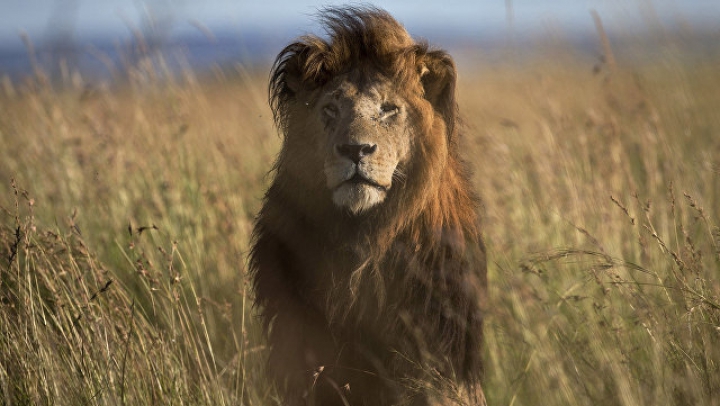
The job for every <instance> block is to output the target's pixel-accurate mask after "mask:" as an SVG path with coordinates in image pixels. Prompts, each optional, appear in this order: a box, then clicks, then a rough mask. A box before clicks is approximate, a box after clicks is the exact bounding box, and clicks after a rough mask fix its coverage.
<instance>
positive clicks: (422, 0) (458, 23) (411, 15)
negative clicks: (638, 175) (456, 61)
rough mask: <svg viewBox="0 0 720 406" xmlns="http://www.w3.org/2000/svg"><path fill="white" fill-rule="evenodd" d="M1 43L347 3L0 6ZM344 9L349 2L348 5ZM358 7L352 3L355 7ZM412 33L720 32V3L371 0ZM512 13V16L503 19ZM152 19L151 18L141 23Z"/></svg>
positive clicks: (265, 17)
mask: <svg viewBox="0 0 720 406" xmlns="http://www.w3.org/2000/svg"><path fill="white" fill-rule="evenodd" d="M2 3H3V4H2V6H0V45H8V44H10V45H17V44H20V43H21V41H20V34H19V33H21V32H24V33H26V34H27V35H28V36H29V37H30V39H31V40H33V41H36V42H42V41H48V40H49V41H52V37H53V36H56V35H58V33H64V34H65V35H68V33H71V35H72V36H73V38H75V39H76V40H78V39H79V40H83V39H92V38H106V39H107V38H110V39H123V38H127V37H130V36H131V30H132V29H136V28H138V27H141V26H143V24H147V23H148V22H149V21H152V22H153V24H155V25H156V26H157V27H159V28H160V29H162V30H163V31H164V32H166V33H167V35H170V36H173V35H181V34H183V33H188V32H192V31H196V32H198V31H199V32H205V33H211V32H213V31H214V30H219V29H224V30H231V31H233V30H234V31H238V32H242V31H248V30H252V31H253V32H257V33H260V34H263V35H273V34H275V35H282V36H286V37H288V38H291V37H294V36H297V35H298V34H303V33H306V32H310V31H313V27H314V23H313V17H312V16H313V15H314V14H315V13H316V11H317V10H318V9H319V8H321V7H322V6H323V5H332V4H348V2H347V1H344V2H338V1H323V2H319V1H307V0H292V1H288V0H286V1H280V0H261V1H258V0H253V1H248V0H204V1H201V0H2ZM350 4H353V3H352V2H350ZM355 4H357V3H355ZM374 4H375V5H376V6H379V7H382V8H385V9H386V10H388V11H389V12H390V13H392V14H393V15H394V16H395V17H396V18H398V20H400V21H401V22H402V23H404V24H405V26H406V27H407V28H408V29H409V30H410V32H411V33H412V32H413V30H414V29H415V28H417V29H422V30H424V31H428V30H444V31H450V32H459V33H464V34H466V35H474V34H476V33H477V34H481V33H486V32H500V31H504V30H507V29H508V27H510V26H512V27H513V30H515V31H517V32H519V33H532V32H536V31H539V30H547V29H559V30H562V31H566V32H573V31H578V30H579V31H582V30H585V31H592V30H593V29H594V28H593V25H592V24H593V23H592V18H591V17H590V10H593V9H594V10H597V11H598V12H599V13H600V15H601V16H602V18H603V21H604V23H605V25H606V29H608V30H610V31H613V30H615V31H623V30H626V31H632V30H637V29H642V28H643V27H646V26H648V25H651V24H652V23H653V22H655V21H661V22H662V23H663V24H664V25H678V24H683V23H688V24H690V25H692V26H699V25H707V26H712V25H713V24H714V25H715V26H720V0H685V1H680V0H675V1H673V0H654V1H653V0H637V1H623V0H546V1H541V0H474V1H458V0H441V1H440V2H437V1H428V0H396V1H376V2H374ZM508 10H512V13H508ZM148 16H151V17H148Z"/></svg>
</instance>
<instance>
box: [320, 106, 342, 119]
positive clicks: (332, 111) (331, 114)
mask: <svg viewBox="0 0 720 406" xmlns="http://www.w3.org/2000/svg"><path fill="white" fill-rule="evenodd" d="M322 111H323V114H324V115H325V117H328V118H337V115H338V109H337V107H335V106H333V105H332V104H328V105H327V106H325V107H323V109H322Z"/></svg>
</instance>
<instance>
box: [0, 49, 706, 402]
mask: <svg viewBox="0 0 720 406" xmlns="http://www.w3.org/2000/svg"><path fill="white" fill-rule="evenodd" d="M619 66H620V68H618V70H617V71H615V72H612V73H607V72H601V73H600V74H593V73H592V67H591V66H586V65H584V64H582V63H575V62H563V63H560V62H552V61H547V60H537V61H533V63H529V62H526V63H524V64H523V65H521V66H478V67H477V68H476V69H467V68H464V69H463V70H461V72H460V76H461V84H460V87H459V89H460V91H459V102H460V106H461V111H462V114H463V117H464V118H465V124H466V138H465V145H464V150H465V151H466V157H467V159H468V160H469V161H470V162H471V163H472V166H473V169H474V170H475V175H474V183H475V185H476V187H477V189H478V191H479V192H480V193H481V195H482V196H483V198H484V202H485V206H484V208H483V209H484V210H483V211H484V217H485V228H484V235H485V238H486V241H487V244H488V250H489V261H490V263H489V277H490V292H489V295H490V298H489V299H490V300H489V303H490V311H489V314H488V315H487V324H486V328H487V335H486V337H487V345H486V348H485V349H484V352H485V358H486V361H487V376H486V382H485V390H486V394H487V397H488V401H489V404H491V405H537V404H539V403H538V402H540V401H541V402H542V404H544V405H649V404H657V405H713V404H718V402H719V400H718V399H720V345H718V344H717V343H718V342H720V228H718V226H719V225H720V113H718V112H719V111H720V93H719V92H718V91H717V89H720V73H719V71H717V69H716V67H717V61H716V60H708V61H706V62H702V61H699V62H698V61H695V62H692V63H689V62H683V60H682V59H678V58H675V59H668V60H665V61H664V62H663V63H660V64H658V63H653V64H646V65H642V64H640V65H636V66H635V67H633V68H624V67H623V64H622V60H621V61H619ZM265 86H266V84H265V73H260V74H256V73H249V72H247V71H245V70H243V69H237V70H235V71H233V72H229V73H228V74H227V75H225V76H222V77H216V78H206V79H204V80H199V81H198V80H195V79H194V78H193V77H192V76H187V77H177V78H174V79H173V80H171V81H167V82H160V81H153V80H150V81H149V82H141V81H140V79H138V78H134V79H132V80H131V81H130V82H129V84H128V85H126V86H118V87H97V88H73V87H69V88H66V89H65V90H62V91H60V90H53V89H51V88H50V87H48V86H47V85H46V84H43V81H41V80H36V81H28V82H25V83H24V84H15V85H14V89H9V88H8V87H7V86H6V87H5V94H4V95H1V96H0V145H2V148H0V182H2V184H4V186H1V189H0V190H1V191H0V207H2V210H0V218H1V220H0V333H1V334H0V404H7V405H16V404H56V405H78V404H90V405H94V404H102V405H115V404H117V405H123V404H128V405H133V404H173V405H184V404H188V405H223V404H227V405H234V404H244V405H263V406H264V405H271V404H276V403H277V400H276V398H275V395H274V393H273V391H272V389H271V388H270V385H269V384H268V382H267V380H266V378H265V377H264V371H263V365H264V359H265V356H266V354H267V348H266V347H265V345H264V343H263V341H262V338H261V334H260V332H259V328H258V322H257V320H256V317H255V315H254V312H253V309H252V306H251V302H252V298H251V292H250V291H249V288H248V284H247V279H246V274H245V272H246V255H247V252H248V248H249V247H248V244H249V239H250V231H251V227H252V219H253V216H254V213H256V211H257V210H258V208H259V205H260V199H261V196H262V193H263V190H264V188H265V186H266V185H267V183H268V181H269V179H268V175H267V174H268V171H269V170H270V167H271V164H272V161H273V159H274V156H275V154H276V152H277V151H278V148H279V146H280V138H279V137H278V136H277V135H276V132H275V130H274V128H273V125H272V122H271V115H270V112H269V109H268V108H267V105H266V101H265ZM11 90H12V91H11Z"/></svg>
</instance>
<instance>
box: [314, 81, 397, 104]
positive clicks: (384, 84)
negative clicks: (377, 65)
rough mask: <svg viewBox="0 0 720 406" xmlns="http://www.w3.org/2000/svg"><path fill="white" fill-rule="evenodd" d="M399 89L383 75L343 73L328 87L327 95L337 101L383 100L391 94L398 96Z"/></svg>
mask: <svg viewBox="0 0 720 406" xmlns="http://www.w3.org/2000/svg"><path fill="white" fill-rule="evenodd" d="M397 93H398V89H395V87H394V86H393V83H392V82H391V81H390V80H389V79H387V78H385V77H383V76H382V75H379V74H378V75H370V77H362V78H358V77H356V76H355V75H351V74H347V75H342V76H341V77H339V78H338V80H337V81H334V82H333V83H332V84H331V86H330V88H329V89H327V91H326V93H325V95H326V96H325V97H326V98H328V99H330V100H335V101H347V102H366V103H367V102H382V101H384V100H386V99H387V98H388V97H390V96H396V95H397Z"/></svg>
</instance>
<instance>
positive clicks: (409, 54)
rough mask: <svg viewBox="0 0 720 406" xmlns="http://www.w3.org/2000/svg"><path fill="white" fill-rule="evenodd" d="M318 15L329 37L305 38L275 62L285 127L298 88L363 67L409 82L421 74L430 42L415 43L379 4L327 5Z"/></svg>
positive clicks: (274, 100)
mask: <svg viewBox="0 0 720 406" xmlns="http://www.w3.org/2000/svg"><path fill="white" fill-rule="evenodd" d="M319 15H320V17H319V22H320V23H321V24H322V25H323V26H324V27H325V32H326V35H327V38H326V39H324V38H321V37H319V36H315V35H306V36H303V37H301V38H300V39H299V40H298V41H297V42H294V43H292V44H290V45H288V46H286V47H285V48H284V49H283V50H282V51H280V53H279V54H278V56H277V58H276V59H275V62H274V63H273V67H272V70H271V73H270V81H269V88H268V95H269V100H270V107H271V109H272V111H273V117H274V119H275V123H276V125H277V126H278V127H279V128H281V129H285V128H287V122H286V120H287V109H288V107H289V103H291V102H292V100H293V99H294V96H295V95H296V93H297V92H298V89H297V88H296V89H293V87H302V88H303V89H304V90H313V89H316V88H319V87H321V86H322V85H324V84H325V83H326V82H327V80H329V79H331V78H333V77H335V76H336V75H338V74H340V73H343V72H346V71H348V70H350V69H351V68H354V67H358V66H360V65H365V66H368V67H370V68H372V69H374V70H376V71H380V72H382V73H383V74H385V75H386V76H388V77H391V78H393V79H394V80H395V81H396V82H399V83H401V84H402V85H403V86H404V84H405V83H406V82H408V81H410V80H412V79H413V78H414V77H416V76H417V72H416V67H417V66H418V60H419V59H420V58H422V55H424V54H425V53H427V52H428V45H427V43H425V42H420V43H416V42H415V41H413V39H412V38H411V37H410V36H409V35H408V34H407V31H406V30H405V28H404V27H403V26H402V25H401V24H399V23H398V22H397V21H396V20H395V19H394V18H393V17H392V16H391V15H390V14H389V13H387V12H386V11H384V10H381V9H379V8H375V7H371V6H365V7H348V8H331V7H328V8H324V9H322V10H321V12H320V14H319ZM298 62H299V63H298ZM298 73H299V74H300V75H299V76H300V82H301V83H298V84H294V85H295V86H293V84H290V83H288V75H289V74H290V75H293V74H298Z"/></svg>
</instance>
